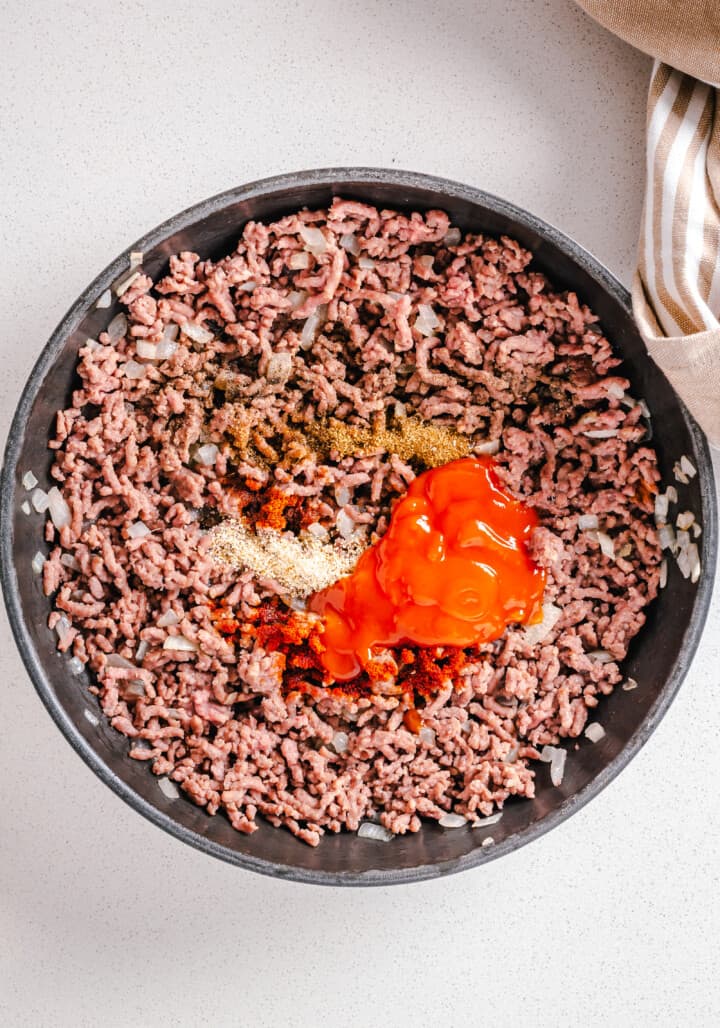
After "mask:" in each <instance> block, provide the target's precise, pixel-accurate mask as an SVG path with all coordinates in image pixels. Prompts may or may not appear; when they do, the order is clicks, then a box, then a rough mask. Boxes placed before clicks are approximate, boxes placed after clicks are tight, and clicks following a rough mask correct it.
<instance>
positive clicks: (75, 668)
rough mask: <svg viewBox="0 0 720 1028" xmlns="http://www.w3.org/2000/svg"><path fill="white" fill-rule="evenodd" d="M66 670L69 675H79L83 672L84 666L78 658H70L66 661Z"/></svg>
mask: <svg viewBox="0 0 720 1028" xmlns="http://www.w3.org/2000/svg"><path fill="white" fill-rule="evenodd" d="M68 670H69V671H70V674H71V675H81V674H82V673H83V671H84V670H85V665H84V664H83V662H82V661H81V660H80V658H79V657H71V658H70V660H69V661H68Z"/></svg>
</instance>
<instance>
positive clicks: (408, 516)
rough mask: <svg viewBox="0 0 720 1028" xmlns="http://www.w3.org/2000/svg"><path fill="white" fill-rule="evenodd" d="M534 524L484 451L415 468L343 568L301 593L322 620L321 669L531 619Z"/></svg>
mask: <svg viewBox="0 0 720 1028" xmlns="http://www.w3.org/2000/svg"><path fill="white" fill-rule="evenodd" d="M537 524H538V519H537V515H536V514H535V512H534V511H533V510H531V509H530V508H529V507H526V506H525V505H524V504H522V503H521V502H520V501H518V500H516V499H515V498H514V497H512V496H511V495H510V494H509V493H507V492H506V491H505V490H504V489H503V488H502V486H501V485H500V483H499V481H498V478H497V476H496V474H495V470H494V462H493V460H492V459H491V458H490V457H466V458H463V459H461V460H455V461H451V462H450V463H449V464H444V465H442V466H441V467H438V468H434V469H432V470H430V471H427V472H425V473H424V474H422V475H419V476H418V477H417V478H416V479H415V480H414V481H413V482H412V484H411V485H410V487H409V489H408V491H407V493H406V495H405V496H403V497H402V498H401V499H399V500H398V501H397V503H396V504H395V506H394V508H393V511H392V516H391V519H390V525H389V527H388V530H387V532H386V533H385V535H384V536H383V537H382V539H381V540H380V541H379V542H378V543H377V544H376V545H375V546H372V547H371V548H370V549H368V550H366V551H365V552H364V553H363V554H362V556H361V557H360V559H359V561H358V563H357V565H356V567H355V569H354V571H353V572H352V574H350V575H348V576H347V577H345V578H341V579H340V580H339V581H338V582H335V583H334V584H333V585H331V586H329V587H328V588H327V589H323V590H322V591H321V592H318V593H315V594H314V595H313V596H312V597H311V598H310V601H309V603H308V609H309V610H311V611H313V612H314V613H316V614H319V615H321V617H322V619H323V622H324V632H323V635H322V644H323V649H322V651H321V652H319V653H318V654H317V656H318V658H319V661H320V663H321V664H322V666H323V668H324V670H325V672H326V674H327V676H328V678H330V679H331V680H333V681H336V682H342V681H348V680H350V679H352V678H354V677H355V676H356V675H358V674H361V673H362V672H363V671H365V670H366V669H367V668H368V665H371V664H372V661H373V648H374V647H398V646H406V645H412V644H415V645H418V646H426V647H430V646H449V647H463V646H472V645H477V644H480V643H485V642H489V641H491V640H493V639H497V638H498V637H499V636H500V635H502V633H503V632H504V630H505V628H506V627H507V625H509V624H511V623H517V622H520V623H527V624H532V623H533V622H537V621H539V620H540V618H541V616H542V612H541V604H542V596H543V590H544V588H545V574H544V572H543V570H542V569H541V568H539V567H538V566H537V565H536V564H535V563H534V562H533V561H532V559H531V558H530V556H529V554H528V551H527V541H528V538H529V536H530V533H531V532H532V530H533V529H534V528H535V526H536V525H537Z"/></svg>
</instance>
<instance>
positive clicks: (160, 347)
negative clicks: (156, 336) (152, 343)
mask: <svg viewBox="0 0 720 1028" xmlns="http://www.w3.org/2000/svg"><path fill="white" fill-rule="evenodd" d="M177 350H178V344H177V343H175V342H173V341H172V340H171V339H161V340H160V342H159V343H158V344H157V346H156V347H155V358H156V360H159V361H166V360H169V359H170V358H171V357H172V356H173V354H175V353H177Z"/></svg>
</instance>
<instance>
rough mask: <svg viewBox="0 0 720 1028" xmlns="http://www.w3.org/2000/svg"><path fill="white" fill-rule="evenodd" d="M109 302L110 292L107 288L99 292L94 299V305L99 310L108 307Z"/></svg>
mask: <svg viewBox="0 0 720 1028" xmlns="http://www.w3.org/2000/svg"><path fill="white" fill-rule="evenodd" d="M111 303H112V293H111V292H110V290H109V289H106V290H105V292H104V293H101V294H100V296H98V298H97V300H96V301H95V306H96V307H98V308H99V309H100V310H103V309H104V308H106V307H109V306H110V304H111Z"/></svg>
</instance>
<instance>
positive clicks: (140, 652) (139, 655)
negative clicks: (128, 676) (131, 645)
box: [135, 639, 149, 664]
mask: <svg viewBox="0 0 720 1028" xmlns="http://www.w3.org/2000/svg"><path fill="white" fill-rule="evenodd" d="M148 649H149V644H148V643H147V642H146V641H145V639H141V640H140V642H139V644H138V648H137V649H136V650H135V660H136V661H137V662H138V664H142V662H143V658H144V656H145V654H146V653H147V651H148Z"/></svg>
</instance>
